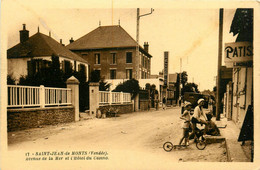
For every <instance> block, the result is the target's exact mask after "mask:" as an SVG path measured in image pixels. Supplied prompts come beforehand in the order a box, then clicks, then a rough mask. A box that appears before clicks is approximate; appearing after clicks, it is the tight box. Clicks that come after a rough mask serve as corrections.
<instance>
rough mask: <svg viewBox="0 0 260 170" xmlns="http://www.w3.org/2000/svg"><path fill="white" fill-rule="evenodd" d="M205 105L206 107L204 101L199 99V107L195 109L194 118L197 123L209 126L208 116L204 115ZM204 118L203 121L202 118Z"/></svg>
mask: <svg viewBox="0 0 260 170" xmlns="http://www.w3.org/2000/svg"><path fill="white" fill-rule="evenodd" d="M203 105H204V99H202V98H201V99H199V100H198V105H197V106H196V107H195V109H194V114H193V118H195V119H196V120H195V121H196V123H201V124H207V121H206V120H207V117H206V115H205V114H204V113H203ZM202 117H203V118H204V120H203V119H201V118H202Z"/></svg>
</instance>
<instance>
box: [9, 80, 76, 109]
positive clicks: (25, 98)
mask: <svg viewBox="0 0 260 170" xmlns="http://www.w3.org/2000/svg"><path fill="white" fill-rule="evenodd" d="M7 93H8V95H7V97H8V105H7V107H9V108H10V107H22V108H23V107H45V106H61V105H70V104H72V101H71V89H68V88H52V87H44V86H40V87H35V86H17V85H8V86H7Z"/></svg>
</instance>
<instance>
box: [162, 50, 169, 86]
mask: <svg viewBox="0 0 260 170" xmlns="http://www.w3.org/2000/svg"><path fill="white" fill-rule="evenodd" d="M168 56H169V52H168V51H165V52H164V72H163V78H164V85H166V86H167V85H168Z"/></svg>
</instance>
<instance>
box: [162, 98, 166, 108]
mask: <svg viewBox="0 0 260 170" xmlns="http://www.w3.org/2000/svg"><path fill="white" fill-rule="evenodd" d="M162 102H163V110H166V98H165V96H164V97H163V101H162Z"/></svg>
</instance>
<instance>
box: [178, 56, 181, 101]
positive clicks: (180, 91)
mask: <svg viewBox="0 0 260 170" xmlns="http://www.w3.org/2000/svg"><path fill="white" fill-rule="evenodd" d="M181 72H182V58H180V83H179V99H178V103H180V100H181V75H182V74H181Z"/></svg>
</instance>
